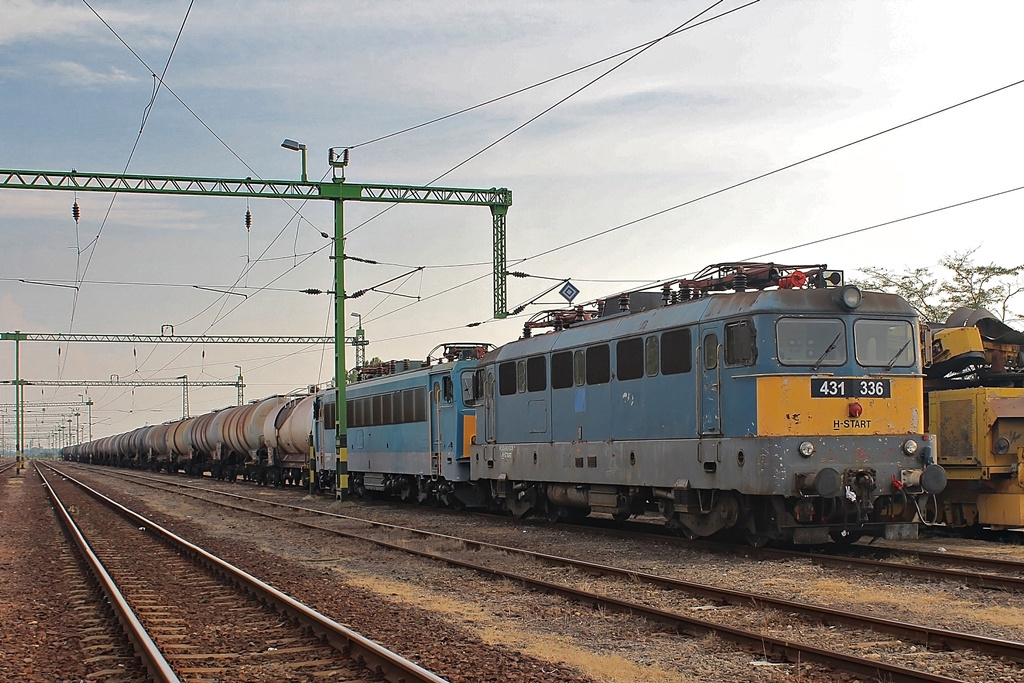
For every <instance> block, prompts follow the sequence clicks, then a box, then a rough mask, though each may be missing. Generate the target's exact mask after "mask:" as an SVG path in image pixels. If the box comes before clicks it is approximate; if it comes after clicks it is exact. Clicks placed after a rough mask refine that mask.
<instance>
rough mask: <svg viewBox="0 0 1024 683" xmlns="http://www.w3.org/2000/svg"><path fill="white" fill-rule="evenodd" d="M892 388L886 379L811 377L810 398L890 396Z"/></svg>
mask: <svg viewBox="0 0 1024 683" xmlns="http://www.w3.org/2000/svg"><path fill="white" fill-rule="evenodd" d="M891 396H892V388H891V386H890V385H889V380H887V379H856V378H847V379H833V378H830V377H812V378H811V397H812V398H890V397H891Z"/></svg>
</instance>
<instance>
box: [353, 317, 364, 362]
mask: <svg viewBox="0 0 1024 683" xmlns="http://www.w3.org/2000/svg"><path fill="white" fill-rule="evenodd" d="M349 315H351V316H352V317H353V318H356V320H357V322H356V335H355V336H354V337H352V346H354V347H356V367H357V368H361V367H363V366H364V365H366V333H365V332H363V316H362V315H361V314H359V313H349Z"/></svg>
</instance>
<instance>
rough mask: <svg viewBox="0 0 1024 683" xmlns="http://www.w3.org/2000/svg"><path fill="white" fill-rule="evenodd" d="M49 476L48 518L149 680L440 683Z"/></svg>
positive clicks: (68, 481)
mask: <svg viewBox="0 0 1024 683" xmlns="http://www.w3.org/2000/svg"><path fill="white" fill-rule="evenodd" d="M51 470H52V468H51ZM52 471H54V472H57V474H59V475H61V476H60V477H53V478H52V482H51V481H47V480H46V477H45V475H44V474H43V473H42V472H40V476H42V477H43V479H44V482H46V486H47V489H48V491H49V493H50V495H51V497H52V499H53V501H54V505H55V507H56V508H57V510H58V514H59V515H60V517H61V518H62V520H63V522H64V523H65V525H68V527H69V533H71V534H72V535H73V536H74V537H75V539H76V543H77V545H78V547H79V548H80V550H81V552H82V553H83V555H85V556H86V557H88V558H89V559H90V564H91V566H92V567H93V573H94V575H95V576H96V577H97V581H98V582H99V583H100V585H101V586H102V587H103V589H104V592H105V594H106V595H107V596H108V598H109V599H110V601H111V603H112V604H113V605H114V607H115V611H116V612H117V615H118V619H119V621H120V622H121V623H122V625H124V626H125V629H126V632H127V633H128V637H129V639H130V640H131V642H132V644H133V646H134V648H135V652H136V654H137V655H138V657H139V658H140V659H141V660H142V661H143V662H144V664H145V666H146V669H147V671H148V672H149V676H150V677H152V679H153V680H156V681H167V682H169V683H170V682H174V681H179V680H181V679H188V678H196V677H208V676H215V677H224V676H229V677H231V678H232V680H264V679H265V678H267V677H278V678H287V680H308V681H314V680H323V678H324V677H325V676H327V677H331V678H332V680H346V681H370V680H380V679H381V678H383V679H385V680H389V681H395V682H398V681H404V682H407V683H412V682H413V681H421V682H424V683H426V682H429V683H442V681H443V680H444V679H442V678H440V677H438V676H436V675H434V674H432V673H430V672H429V671H426V670H424V669H422V668H420V667H418V666H416V665H415V664H412V663H411V662H409V661H408V660H406V659H404V658H402V657H400V656H398V655H396V654H395V653H392V652H390V651H388V650H386V649H385V648H383V647H381V646H380V645H377V644H376V643H373V642H372V641H369V640H367V639H366V638H364V637H362V636H361V635H359V634H357V633H355V632H353V631H351V630H349V629H346V628H345V627H343V626H341V625H340V624H338V623H336V622H334V621H332V620H330V619H328V618H326V617H324V616H323V615H321V614H319V613H317V612H315V611H314V610H312V609H310V608H308V607H306V606H305V605H303V604H301V603H299V602H297V601H295V600H294V599H292V598H290V597H289V596H287V595H285V594H283V593H281V592H280V591H277V590H275V589H273V588H271V587H270V586H268V585H266V584H264V583H263V582H261V581H259V580H258V579H256V578H254V577H252V576H250V575H248V574H246V573H245V572H243V571H241V570H240V569H238V568H236V567H233V566H232V565H230V564H228V563H226V562H224V561H223V560H221V559H219V558H217V557H215V556H213V555H211V554H210V553H208V552H206V551H204V550H203V549H201V548H199V547H197V546H195V545H193V544H191V543H189V542H188V541H186V540H184V539H182V538H180V537H177V536H175V535H174V534H172V533H170V532H169V531H167V530H165V529H163V528H162V527H160V526H159V525H156V524H155V523H153V522H152V521H150V520H148V519H146V518H145V517H142V516H141V515H138V514H137V513H135V512H133V511H131V510H129V509H128V508H126V507H124V506H122V505H120V504H119V503H116V502H115V501H113V500H111V499H109V498H107V497H105V496H102V495H101V494H99V493H98V492H96V491H94V490H93V489H91V488H89V487H87V486H85V485H84V484H83V483H81V482H79V481H77V480H75V479H74V478H72V477H70V476H69V475H67V474H66V473H63V472H58V471H57V470H52Z"/></svg>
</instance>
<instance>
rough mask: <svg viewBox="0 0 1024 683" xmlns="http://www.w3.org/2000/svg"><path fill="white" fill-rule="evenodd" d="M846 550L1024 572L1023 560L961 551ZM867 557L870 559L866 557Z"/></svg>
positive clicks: (861, 554) (861, 555)
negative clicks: (966, 553) (967, 553)
mask: <svg viewBox="0 0 1024 683" xmlns="http://www.w3.org/2000/svg"><path fill="white" fill-rule="evenodd" d="M846 552H855V553H857V554H858V556H859V557H863V556H870V555H877V554H884V555H885V556H886V557H889V558H892V557H907V556H916V557H918V558H919V559H922V560H928V561H929V562H940V563H942V564H956V565H963V566H967V567H981V568H983V569H995V570H997V571H1016V572H1021V573H1024V562H1022V561H1020V560H1008V559H1002V558H998V557H982V556H980V555H964V554H962V553H950V552H939V551H936V550H918V549H916V548H890V547H888V546H857V545H854V546H850V547H849V548H847V549H846ZM868 559H871V558H870V557H868Z"/></svg>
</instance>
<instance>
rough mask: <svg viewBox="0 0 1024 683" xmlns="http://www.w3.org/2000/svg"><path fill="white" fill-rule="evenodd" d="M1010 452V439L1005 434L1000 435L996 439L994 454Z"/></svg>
mask: <svg viewBox="0 0 1024 683" xmlns="http://www.w3.org/2000/svg"><path fill="white" fill-rule="evenodd" d="M1009 452H1010V440H1009V439H1007V438H1006V437H1005V436H1001V437H999V438H998V439H996V454H997V455H1006V454H1007V453H1009Z"/></svg>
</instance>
